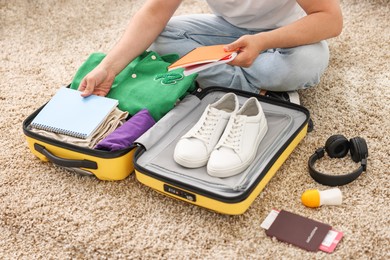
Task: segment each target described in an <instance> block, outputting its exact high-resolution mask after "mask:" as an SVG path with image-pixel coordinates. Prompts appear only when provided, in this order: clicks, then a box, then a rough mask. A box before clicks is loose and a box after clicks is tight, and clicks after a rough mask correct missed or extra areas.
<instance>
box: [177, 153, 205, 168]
mask: <svg viewBox="0 0 390 260" xmlns="http://www.w3.org/2000/svg"><path fill="white" fill-rule="evenodd" d="M173 159H174V160H175V162H177V163H178V164H180V165H181V166H183V167H186V168H200V167H203V166H205V165H206V164H207V161H208V158H207V159H206V160H201V161H189V160H187V159H185V158H182V157H180V156H178V155H176V154H174V156H173Z"/></svg>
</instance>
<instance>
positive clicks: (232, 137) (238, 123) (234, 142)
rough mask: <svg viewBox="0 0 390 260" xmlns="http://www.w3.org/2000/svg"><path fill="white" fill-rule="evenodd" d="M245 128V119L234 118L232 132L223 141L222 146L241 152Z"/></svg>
mask: <svg viewBox="0 0 390 260" xmlns="http://www.w3.org/2000/svg"><path fill="white" fill-rule="evenodd" d="M243 126H244V119H243V117H241V116H236V117H234V120H233V123H232V126H231V128H230V131H229V133H228V134H227V136H226V138H225V139H224V140H223V142H222V144H221V146H223V147H227V148H230V149H232V150H234V151H237V152H239V150H240V143H241V138H242V130H243Z"/></svg>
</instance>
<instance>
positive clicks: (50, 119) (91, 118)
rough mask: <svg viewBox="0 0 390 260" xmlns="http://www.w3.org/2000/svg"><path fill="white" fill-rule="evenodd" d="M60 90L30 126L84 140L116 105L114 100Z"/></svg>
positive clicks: (116, 102) (65, 89) (70, 90)
mask: <svg viewBox="0 0 390 260" xmlns="http://www.w3.org/2000/svg"><path fill="white" fill-rule="evenodd" d="M80 94H81V92H80V91H78V90H73V89H70V88H65V87H63V88H60V89H59V90H58V91H57V93H56V94H55V95H54V96H53V97H52V98H51V99H50V100H49V102H48V103H47V104H46V105H45V106H44V107H43V108H42V110H41V111H40V112H39V113H38V115H37V116H36V117H35V118H34V119H33V121H32V122H31V126H32V127H34V128H37V129H42V130H45V131H49V132H54V133H58V134H65V135H69V136H74V137H78V138H82V139H86V138H88V137H89V136H91V135H92V133H94V131H95V130H96V129H97V128H98V127H99V126H100V125H101V124H102V123H103V122H104V120H105V119H106V118H107V116H108V115H109V114H110V113H111V112H112V111H113V110H114V108H115V107H116V106H117V105H118V100H116V99H111V98H107V97H100V96H96V95H91V96H89V97H82V96H81V95H80Z"/></svg>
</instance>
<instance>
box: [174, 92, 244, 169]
mask: <svg viewBox="0 0 390 260" xmlns="http://www.w3.org/2000/svg"><path fill="white" fill-rule="evenodd" d="M238 107H239V103H238V99H237V96H236V95H235V94H234V93H227V94H225V95H224V96H223V97H222V98H221V99H219V100H218V101H216V102H215V103H213V104H210V105H208V106H207V107H206V109H205V111H204V112H203V114H202V116H201V118H200V119H199V121H198V122H197V123H196V124H195V125H194V126H193V127H192V128H191V129H190V130H189V131H188V132H187V133H186V134H185V135H184V136H182V137H181V139H180V140H179V141H178V143H177V144H176V147H175V151H174V153H173V158H174V160H175V161H176V162H177V163H178V164H180V165H182V166H184V167H188V168H198V167H202V166H205V165H206V164H207V161H208V159H209V157H210V153H211V152H212V151H213V149H214V147H215V145H216V144H217V142H218V140H219V138H220V137H221V135H222V133H223V131H224V129H225V127H226V125H227V123H228V121H229V118H230V115H231V114H232V113H233V112H237V111H238Z"/></svg>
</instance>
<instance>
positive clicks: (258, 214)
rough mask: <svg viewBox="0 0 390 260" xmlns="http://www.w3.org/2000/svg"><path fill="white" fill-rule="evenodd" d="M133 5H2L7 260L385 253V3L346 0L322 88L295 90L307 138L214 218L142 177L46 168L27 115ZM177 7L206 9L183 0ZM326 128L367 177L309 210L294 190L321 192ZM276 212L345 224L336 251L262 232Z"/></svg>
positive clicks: (116, 28)
mask: <svg viewBox="0 0 390 260" xmlns="http://www.w3.org/2000/svg"><path fill="white" fill-rule="evenodd" d="M143 2H144V1H141V0H130V1H128V0H127V1H125V0H86V1H76V0H59V1H54V0H45V1H43V0H38V1H25V0H14V1H7V0H0V23H1V28H0V48H1V50H0V52H1V63H0V72H1V81H0V85H1V89H0V104H1V106H0V111H1V113H0V114H1V116H0V143H1V151H0V154H1V157H0V258H1V259H36V258H40V259H69V258H73V259H96V258H100V259H124V258H146V259H148V258H153V259H155V258H157V259H158V258H161V259H170V258H176V259H194V258H195V259H226V258H228V259H314V258H315V259H327V258H332V259H389V258H390V217H389V212H390V171H389V168H390V167H389V166H390V165H389V161H390V160H389V157H390V154H389V148H390V140H389V133H390V117H389V114H390V48H389V47H390V44H389V43H390V27H389V25H390V16H389V15H388V14H389V13H390V4H389V1H388V0H376V1H375V0H371V1H369V0H360V1H356V0H343V1H342V2H341V4H342V9H343V13H344V17H345V21H344V30H343V32H342V34H341V35H340V36H339V37H338V38H335V39H332V40H329V44H330V49H331V61H330V66H329V69H328V70H327V71H326V73H325V75H324V76H323V78H322V80H321V83H320V84H319V85H318V86H316V87H314V88H312V89H308V90H304V91H300V97H301V102H302V104H303V105H304V106H305V107H307V108H308V109H309V110H310V112H311V117H312V119H313V121H314V125H315V126H314V131H313V132H311V133H308V134H307V136H306V137H305V138H304V139H303V140H302V142H301V143H300V144H299V145H298V146H297V147H296V149H295V150H294V151H293V153H292V154H291V156H290V157H289V158H288V159H287V161H286V162H285V163H284V164H283V165H282V167H281V168H280V169H279V170H278V171H277V173H276V174H275V177H274V178H273V179H272V180H271V181H270V182H269V183H268V185H267V186H266V188H265V189H264V190H263V192H262V193H261V194H260V195H259V196H258V198H257V199H256V200H255V201H254V203H253V204H252V206H251V207H250V208H249V209H248V211H247V212H246V213H245V214H243V215H239V216H227V215H221V214H218V213H215V212H212V211H209V210H206V209H203V208H200V207H197V206H192V205H190V204H188V203H185V202H181V201H177V200H174V199H172V198H169V197H166V196H164V195H161V194H159V193H157V192H155V191H153V190H151V189H149V188H148V187H145V186H143V185H141V184H140V183H138V182H137V180H136V179H135V176H134V174H132V175H130V176H129V177H128V178H126V179H125V180H123V181H117V182H107V181H99V180H98V179H96V178H93V177H86V176H80V175H77V174H73V173H69V172H68V171H66V170H63V169H59V168H56V167H54V166H53V165H52V164H50V163H45V162H41V161H40V160H38V159H37V158H36V157H35V156H33V155H32V154H31V152H30V151H29V149H28V148H27V144H26V141H25V138H24V135H23V131H22V121H23V120H24V119H25V118H26V117H27V116H29V115H30V114H31V113H32V112H33V111H34V110H36V109H37V108H38V107H40V106H41V105H43V104H44V103H45V102H47V101H48V100H49V99H50V97H51V96H52V95H53V94H54V93H55V92H56V90H57V89H58V88H59V87H60V86H62V85H66V84H68V83H70V81H71V80H72V77H73V75H74V74H75V72H76V70H77V68H78V67H79V66H80V65H81V64H82V62H83V61H84V60H85V59H86V58H87V57H88V55H89V54H90V53H92V52H96V51H101V52H107V51H108V50H109V49H110V48H111V47H112V46H113V45H114V44H115V42H117V41H118V39H119V37H120V36H121V34H122V32H123V30H124V28H125V26H126V24H127V23H128V20H129V19H130V17H131V16H132V15H133V14H134V13H135V12H136V10H138V9H139V8H140V6H141V5H142V3H143ZM183 2H184V3H183V5H182V6H181V7H180V8H179V10H178V11H177V14H185V13H207V12H209V9H208V7H207V6H206V4H205V2H204V1H195V0H188V1H183ZM332 134H343V135H345V136H347V137H348V138H351V137H355V136H361V137H363V138H365V139H366V141H367V143H368V146H369V158H368V166H367V172H366V173H364V174H363V175H362V176H360V177H359V178H358V179H357V180H356V181H354V182H352V183H350V184H348V185H346V186H342V187H340V189H341V191H342V193H343V204H342V205H340V206H322V207H321V208H318V209H310V208H306V207H305V206H303V205H302V204H301V202H300V196H301V194H302V193H303V192H304V191H305V190H306V189H320V190H324V189H327V188H329V187H326V186H322V185H320V184H318V183H316V182H315V181H313V179H311V177H310V176H309V174H308V169H307V160H308V158H309V156H310V155H311V154H312V153H313V152H314V150H315V149H316V148H318V147H320V146H323V145H324V143H325V141H326V139H327V138H328V137H329V136H330V135H332ZM358 166H359V165H358V164H355V163H353V162H352V161H351V160H350V158H349V157H348V158H344V159H329V158H324V159H322V160H321V161H320V162H319V163H318V166H317V168H319V169H320V170H323V171H328V172H330V173H334V174H339V173H343V172H349V171H351V170H352V169H355V168H357V167H358ZM273 208H276V209H284V210H288V211H291V212H294V213H297V214H300V215H303V216H306V217H310V218H312V219H315V220H318V221H322V222H325V223H328V224H330V225H331V226H333V227H334V228H335V229H337V230H339V231H342V232H344V238H343V239H342V241H341V242H340V244H339V245H338V246H337V248H336V251H335V252H334V253H333V254H331V255H329V254H327V253H324V252H321V251H319V252H317V253H310V252H307V251H304V250H302V249H299V248H297V247H294V246H291V245H288V244H285V243H282V242H279V241H277V240H275V239H271V238H269V237H268V236H267V235H266V234H265V232H264V230H263V229H262V228H261V227H260V224H261V222H262V221H263V219H264V218H265V217H266V216H267V214H268V213H269V212H270V211H271V209H273Z"/></svg>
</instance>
